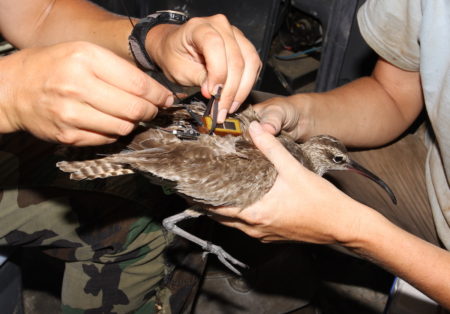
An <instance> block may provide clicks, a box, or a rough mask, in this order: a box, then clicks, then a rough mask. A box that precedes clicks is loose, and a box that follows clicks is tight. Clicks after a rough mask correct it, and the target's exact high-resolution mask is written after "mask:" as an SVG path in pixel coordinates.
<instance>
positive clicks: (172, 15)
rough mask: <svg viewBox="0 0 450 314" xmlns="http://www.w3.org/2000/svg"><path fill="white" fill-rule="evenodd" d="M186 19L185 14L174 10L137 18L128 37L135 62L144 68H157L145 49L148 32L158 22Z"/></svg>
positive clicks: (166, 22) (183, 21) (181, 22)
mask: <svg viewBox="0 0 450 314" xmlns="http://www.w3.org/2000/svg"><path fill="white" fill-rule="evenodd" d="M187 20H188V17H187V15H186V14H184V13H182V12H176V11H158V12H156V13H153V14H150V15H148V16H146V17H145V18H143V19H141V20H139V22H138V23H137V24H136V25H135V26H134V27H133V31H132V32H131V34H130V36H129V37H128V43H129V45H130V50H131V53H132V55H133V57H134V59H135V61H136V63H137V64H138V65H139V66H140V67H141V68H143V69H144V70H151V71H154V70H157V66H156V64H155V63H154V62H153V60H152V59H151V57H150V56H149V54H148V53H147V50H146V49H145V40H146V38H147V34H148V32H149V31H150V29H151V28H152V27H154V26H156V25H159V24H183V23H185V22H186V21H187Z"/></svg>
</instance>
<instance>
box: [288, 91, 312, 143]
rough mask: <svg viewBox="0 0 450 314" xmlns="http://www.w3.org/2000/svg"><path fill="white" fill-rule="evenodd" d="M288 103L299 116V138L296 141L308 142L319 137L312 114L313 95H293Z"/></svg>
mask: <svg viewBox="0 0 450 314" xmlns="http://www.w3.org/2000/svg"><path fill="white" fill-rule="evenodd" d="M288 101H289V102H290V103H291V104H292V106H293V107H294V108H295V112H296V115H297V116H298V121H297V124H298V125H297V130H298V138H297V139H296V140H300V141H306V140H308V139H309V138H310V137H312V136H314V135H317V134H316V133H315V132H314V126H315V120H314V115H313V114H312V110H313V105H312V104H313V101H312V97H311V94H296V95H292V96H289V97H288Z"/></svg>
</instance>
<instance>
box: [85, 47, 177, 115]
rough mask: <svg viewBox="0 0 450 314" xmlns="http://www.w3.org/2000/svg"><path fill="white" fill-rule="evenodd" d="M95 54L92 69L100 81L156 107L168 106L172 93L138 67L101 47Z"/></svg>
mask: <svg viewBox="0 0 450 314" xmlns="http://www.w3.org/2000/svg"><path fill="white" fill-rule="evenodd" d="M94 54H96V58H92V60H91V62H92V67H91V68H92V69H93V73H94V74H95V75H96V76H97V77H98V78H99V79H100V80H102V81H104V82H106V83H108V84H110V85H113V86H115V87H117V88H119V89H121V90H124V91H126V92H128V93H131V94H133V95H135V96H139V97H142V98H144V99H146V100H147V101H149V102H151V103H152V104H154V105H157V106H163V105H167V104H166V102H167V99H168V98H169V97H170V96H171V95H172V93H171V92H170V91H169V90H168V89H166V88H165V87H164V86H162V85H161V84H159V83H157V82H156V81H155V80H153V79H152V78H151V77H149V76H148V75H147V74H145V73H144V72H142V71H141V70H139V69H138V68H137V67H135V66H133V65H131V64H130V63H129V62H127V61H126V60H125V59H122V58H120V57H118V56H117V55H115V54H114V53H112V52H111V51H108V50H106V49H103V48H100V47H98V49H97V50H95V52H94ZM155 89H156V91H155Z"/></svg>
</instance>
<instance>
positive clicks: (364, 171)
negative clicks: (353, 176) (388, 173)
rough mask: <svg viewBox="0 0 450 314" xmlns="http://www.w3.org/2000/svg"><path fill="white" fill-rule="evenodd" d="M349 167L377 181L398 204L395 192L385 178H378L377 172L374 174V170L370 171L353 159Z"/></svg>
mask: <svg viewBox="0 0 450 314" xmlns="http://www.w3.org/2000/svg"><path fill="white" fill-rule="evenodd" d="M347 168H348V170H352V171H355V172H357V173H359V174H361V175H363V176H365V177H367V178H369V179H371V180H372V181H374V182H375V183H377V184H378V185H379V186H381V187H382V188H383V189H384V190H385V191H386V193H387V194H388V195H389V197H390V198H391V200H392V202H393V203H394V204H397V198H396V197H395V195H394V192H392V190H391V188H390V187H389V186H388V185H387V184H386V183H384V181H383V180H381V179H380V178H378V177H377V176H376V175H375V174H373V173H372V172H370V171H369V170H367V169H366V168H364V167H363V166H361V165H360V164H358V163H357V162H355V161H353V160H352V161H351V162H349V163H348V164H347Z"/></svg>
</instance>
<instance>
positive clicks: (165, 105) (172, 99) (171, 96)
mask: <svg viewBox="0 0 450 314" xmlns="http://www.w3.org/2000/svg"><path fill="white" fill-rule="evenodd" d="M173 102H174V98H173V95H169V97H167V99H166V102H165V103H164V107H170V106H172V105H173Z"/></svg>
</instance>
